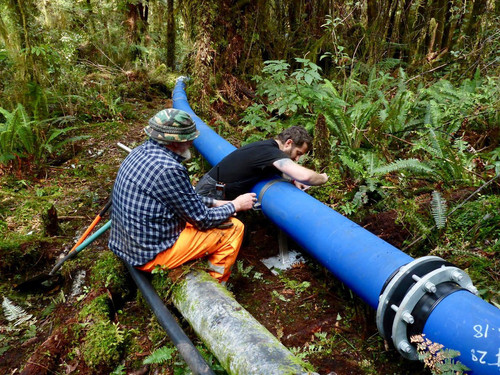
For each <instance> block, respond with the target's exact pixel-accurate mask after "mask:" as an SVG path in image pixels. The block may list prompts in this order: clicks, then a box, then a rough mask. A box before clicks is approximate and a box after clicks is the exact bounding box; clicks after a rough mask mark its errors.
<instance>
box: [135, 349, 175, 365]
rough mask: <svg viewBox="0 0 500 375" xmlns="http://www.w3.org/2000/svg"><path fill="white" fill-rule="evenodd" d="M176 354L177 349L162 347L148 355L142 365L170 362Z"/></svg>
mask: <svg viewBox="0 0 500 375" xmlns="http://www.w3.org/2000/svg"><path fill="white" fill-rule="evenodd" d="M175 352H176V349H175V348H173V347H168V346H162V347H161V348H158V349H156V350H155V351H154V352H153V353H151V354H150V355H148V356H147V357H146V358H145V359H144V361H143V362H142V363H143V364H145V365H149V364H152V363H165V362H169V361H170V360H171V359H172V355H173V354H174V353H175Z"/></svg>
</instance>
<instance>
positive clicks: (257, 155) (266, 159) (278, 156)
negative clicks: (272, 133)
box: [196, 126, 328, 199]
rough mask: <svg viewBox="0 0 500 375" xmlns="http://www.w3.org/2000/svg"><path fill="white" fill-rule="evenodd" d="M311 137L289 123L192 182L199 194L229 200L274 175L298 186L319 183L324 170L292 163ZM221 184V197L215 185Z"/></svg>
mask: <svg viewBox="0 0 500 375" xmlns="http://www.w3.org/2000/svg"><path fill="white" fill-rule="evenodd" d="M311 143H312V137H311V136H310V135H309V133H308V132H307V131H306V130H305V129H304V128H302V127H300V126H292V127H290V128H288V129H285V130H284V131H283V132H281V133H280V134H279V135H278V136H277V137H276V139H269V140H266V141H258V142H254V143H250V144H248V145H246V146H243V147H241V148H239V149H237V150H235V151H233V152H232V153H230V154H229V155H227V156H226V157H225V158H224V159H222V160H221V161H220V162H219V163H218V164H217V165H215V166H214V167H213V168H212V169H211V170H210V171H209V172H208V173H207V174H205V175H204V176H203V177H202V179H201V180H200V181H199V182H198V184H197V185H196V192H197V193H198V194H200V195H204V196H209V197H212V198H216V197H218V199H233V198H232V197H237V196H238V195H240V194H242V193H247V192H249V191H250V190H251V189H252V187H253V186H254V185H255V184H256V183H257V182H259V181H261V180H263V179H265V178H269V177H272V176H275V175H280V174H284V175H286V176H287V177H288V178H289V179H290V180H291V181H292V182H293V183H294V184H295V186H297V187H298V188H299V189H302V190H305V189H307V188H308V187H309V186H311V185H322V184H324V183H325V182H326V181H327V180H328V176H327V175H326V173H321V174H319V173H316V172H315V171H313V170H311V169H308V168H305V167H303V166H301V165H299V164H297V163H296V162H297V161H298V160H299V159H300V157H301V156H302V155H304V154H305V153H306V152H308V151H309V149H310V148H311ZM217 183H219V184H220V185H221V188H222V186H224V189H223V190H224V196H220V194H218V191H220V190H218V189H217V187H216V184H217Z"/></svg>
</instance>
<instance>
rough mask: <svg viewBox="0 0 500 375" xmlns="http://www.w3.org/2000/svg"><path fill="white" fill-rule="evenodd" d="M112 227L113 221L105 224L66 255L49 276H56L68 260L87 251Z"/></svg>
mask: <svg viewBox="0 0 500 375" xmlns="http://www.w3.org/2000/svg"><path fill="white" fill-rule="evenodd" d="M110 227H111V220H109V221H108V222H107V223H106V224H104V225H103V226H102V227H101V228H99V230H97V231H96V232H95V233H94V234H93V235H92V236H90V237H89V238H87V239H86V240H85V241H84V242H82V243H81V244H80V245H79V246H78V247H77V248H76V249H75V250H74V251H72V252H70V253H69V254H68V255H66V256H65V257H64V258H62V259H61V260H60V261H59V262H57V264H56V265H55V266H54V268H52V270H51V271H50V272H49V275H50V276H52V275H54V274H55V273H56V272H57V271H58V270H59V268H61V266H62V265H63V264H64V262H66V261H67V260H69V259H71V258H74V257H75V256H76V254H78V253H79V252H80V251H82V250H83V249H85V248H86V247H87V246H88V245H90V244H91V243H92V242H94V241H95V240H97V239H98V238H99V237H100V236H101V235H102V234H103V233H104V232H106V231H107V230H108V229H109V228H110Z"/></svg>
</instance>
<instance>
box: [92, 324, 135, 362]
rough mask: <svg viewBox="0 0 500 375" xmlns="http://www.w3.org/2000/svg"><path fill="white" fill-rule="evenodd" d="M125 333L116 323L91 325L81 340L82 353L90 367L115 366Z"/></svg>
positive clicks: (122, 346)
mask: <svg viewBox="0 0 500 375" xmlns="http://www.w3.org/2000/svg"><path fill="white" fill-rule="evenodd" d="M125 339H126V334H125V332H124V331H123V329H121V328H120V326H119V325H118V324H116V323H111V322H109V321H101V322H98V323H96V324H94V325H92V326H91V327H90V328H89V330H88V331H87V335H86V336H85V338H84V340H83V346H82V355H83V358H84V360H85V363H87V365H89V366H90V367H94V368H95V367H98V366H103V365H105V366H106V367H116V365H117V364H118V361H119V360H120V358H121V355H122V353H123V350H124V347H125Z"/></svg>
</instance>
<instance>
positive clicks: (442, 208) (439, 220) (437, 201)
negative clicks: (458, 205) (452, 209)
mask: <svg viewBox="0 0 500 375" xmlns="http://www.w3.org/2000/svg"><path fill="white" fill-rule="evenodd" d="M446 210H447V204H446V200H445V199H444V198H443V197H442V196H441V193H440V192H438V191H433V192H432V200H431V213H432V217H433V218H434V221H435V223H436V227H437V228H438V229H442V228H444V227H445V225H446Z"/></svg>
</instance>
